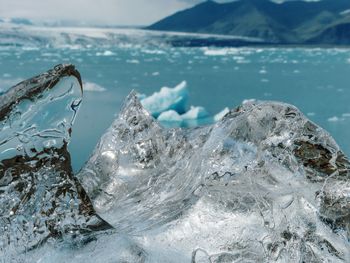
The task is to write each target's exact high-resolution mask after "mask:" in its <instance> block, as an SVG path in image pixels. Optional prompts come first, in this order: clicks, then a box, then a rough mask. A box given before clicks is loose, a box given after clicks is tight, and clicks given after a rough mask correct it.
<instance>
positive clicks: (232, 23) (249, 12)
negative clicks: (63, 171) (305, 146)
mask: <svg viewBox="0 0 350 263" xmlns="http://www.w3.org/2000/svg"><path fill="white" fill-rule="evenodd" d="M147 29H150V30H160V31H178V32H192V33H206V34H222V35H238V36H245V37H253V38H259V39H262V40H263V41H265V42H267V43H275V44H315V45H317V44H325V45H350V0H323V1H317V2H315V1H313V2H306V1H287V2H283V3H279V4H278V3H275V2H271V1H269V0H239V1H234V2H229V3H216V2H214V1H206V2H203V3H201V4H198V5H196V6H194V7H192V8H189V9H186V10H183V11H180V12H177V13H175V14H173V15H171V16H169V17H166V18H164V19H162V20H160V21H158V22H156V23H155V24H153V25H151V26H149V27H147Z"/></svg>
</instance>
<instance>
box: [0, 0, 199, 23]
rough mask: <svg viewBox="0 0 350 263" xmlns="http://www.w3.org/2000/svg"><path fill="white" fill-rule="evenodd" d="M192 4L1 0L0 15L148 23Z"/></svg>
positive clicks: (179, 1)
mask: <svg viewBox="0 0 350 263" xmlns="http://www.w3.org/2000/svg"><path fill="white" fill-rule="evenodd" d="M192 4H193V2H192V3H191V1H183V0H167V1H164V0H60V1H57V0H45V1H43V0H30V1H28V0H15V1H14V0H0V6H1V9H0V17H23V18H28V19H33V20H49V21H52V20H70V21H80V22H82V23H84V22H85V23H96V24H119V25H148V24H150V23H153V22H155V21H157V20H159V19H161V18H163V17H165V16H168V15H170V14H172V13H174V12H176V11H178V10H181V9H183V8H187V7H189V6H191V5H192Z"/></svg>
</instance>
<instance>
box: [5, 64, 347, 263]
mask: <svg viewBox="0 0 350 263" xmlns="http://www.w3.org/2000/svg"><path fill="white" fill-rule="evenodd" d="M67 84H71V85H67ZM80 84H81V81H80V78H79V76H78V74H77V72H76V71H75V70H74V68H73V67H72V66H60V67H57V68H56V69H54V70H53V71H50V72H48V73H46V74H43V75H41V76H39V77H37V78H34V79H33V80H30V81H27V82H24V83H22V84H20V85H19V86H17V87H15V88H13V89H11V90H10V91H9V92H8V93H6V94H5V95H3V96H2V97H1V99H2V100H1V104H0V105H1V106H0V113H1V114H0V117H2V119H1V124H2V126H1V127H2V130H1V133H0V136H2V137H1V138H2V139H1V143H0V147H3V148H0V149H1V150H2V155H1V156H0V157H1V159H0V161H1V165H0V211H1V212H0V245H1V246H0V258H1V259H2V260H3V261H4V262H11V261H12V262H13V261H15V262H16V261H17V262H26V263H27V262H28V263H29V262H49V263H56V262H57V263H58V262H62V260H63V261H67V260H68V261H69V260H71V261H74V262H86V263H90V262H94V263H100V262H106V261H116V262H128V263H141V262H169V263H172V262H174V263H177V262H195V263H199V262H342V263H345V262H348V259H349V258H350V242H349V239H350V222H349V216H350V215H349V204H350V199H349V193H350V190H349V183H350V162H349V160H348V158H347V157H346V156H345V155H344V153H343V152H342V151H341V150H340V148H339V146H338V145H337V143H336V142H335V141H334V140H333V138H332V137H331V136H330V135H329V134H328V133H327V132H325V131H324V130H323V129H322V128H320V127H318V126H317V125H316V124H314V123H312V122H311V121H310V120H308V119H307V118H306V117H305V116H304V115H303V114H302V113H301V112H300V111H299V110H298V109H297V108H295V107H294V106H291V105H288V104H284V103H278V102H260V101H256V100H250V101H246V102H245V103H244V104H243V105H241V106H239V107H238V108H236V109H233V110H230V111H229V112H227V113H226V114H225V116H224V117H223V118H222V119H221V121H220V122H217V123H216V124H213V125H209V126H204V127H196V128H189V129H181V128H175V129H166V128H164V127H162V126H161V125H159V123H158V122H157V121H156V120H155V119H154V118H153V117H152V115H151V114H150V113H149V112H148V111H147V110H146V109H145V108H144V107H143V106H142V104H141V103H140V101H139V100H138V98H137V94H136V93H135V92H132V93H131V94H130V95H129V96H128V98H127V100H126V101H125V103H124V106H123V108H122V110H121V112H120V114H119V116H118V118H117V119H116V120H115V121H114V122H113V123H112V125H111V127H110V128H109V129H108V130H107V132H106V133H105V134H104V135H103V136H102V138H101V140H100V142H99V143H98V145H97V146H96V148H95V150H94V152H93V154H92V156H91V158H90V159H89V160H88V162H87V163H86V165H85V166H84V167H83V169H82V170H81V171H80V172H79V174H78V175H77V177H75V176H74V175H73V174H72V172H71V167H70V157H69V153H68V151H67V144H68V142H69V138H70V133H71V132H70V131H71V125H72V122H73V120H74V116H75V114H76V109H77V107H78V105H79V103H80V100H81V90H80ZM76 102H77V103H76ZM56 103H57V104H56ZM51 106H52V107H53V109H51ZM57 109H59V110H57ZM17 112H20V113H21V114H17ZM27 112H28V113H30V114H29V115H26V113H27ZM168 114H173V115H174V113H169V112H168ZM194 115H198V112H197V114H194ZM174 116H175V115H174ZM180 117H181V116H180ZM43 120H45V123H46V125H44V123H43ZM62 122H63V123H64V125H59V124H60V123H62ZM32 127H34V128H35V129H36V130H37V132H36V133H31V132H30V131H31V128H32ZM26 134H28V135H30V138H29V140H28V138H26V137H25V136H24V137H22V136H23V135H26ZM32 141H33V142H35V145H34V146H30V147H29V146H28V145H30V142H32ZM48 141H49V143H47V142H48ZM28 143H29V144H28ZM4 145H5V146H4ZM6 145H7V146H6ZM6 149H11V151H10V152H9V153H7V152H6ZM77 178H78V179H79V181H78V179H77ZM85 191H86V192H85ZM90 200H91V202H90ZM97 214H98V215H97ZM100 216H101V217H102V218H103V219H104V220H103V219H101V218H100ZM107 222H108V223H107ZM112 226H114V227H115V229H116V230H117V233H116V231H112V230H110V231H99V232H97V230H107V229H111V228H112Z"/></svg>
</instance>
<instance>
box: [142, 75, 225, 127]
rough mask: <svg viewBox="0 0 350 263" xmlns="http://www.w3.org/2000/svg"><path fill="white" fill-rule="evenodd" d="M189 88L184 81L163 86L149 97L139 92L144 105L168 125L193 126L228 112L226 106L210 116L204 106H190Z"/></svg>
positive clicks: (205, 122)
mask: <svg viewBox="0 0 350 263" xmlns="http://www.w3.org/2000/svg"><path fill="white" fill-rule="evenodd" d="M188 94H189V90H188V88H187V82H186V81H183V82H181V83H180V84H178V85H177V86H176V87H174V88H168V87H163V88H161V90H160V91H159V92H155V93H153V94H152V95H151V96H149V97H147V96H146V95H145V94H138V95H137V96H138V98H139V100H140V101H141V104H142V106H143V107H144V108H145V109H146V110H147V111H148V112H149V113H150V114H151V115H152V116H153V117H154V118H156V119H157V120H158V121H159V122H161V123H162V124H163V125H165V126H167V127H193V126H198V125H206V124H211V123H214V122H218V121H220V120H221V119H222V118H223V117H224V116H225V115H226V114H227V113H228V112H229V109H228V108H225V109H224V110H222V111H221V112H219V113H218V114H216V115H214V116H210V114H209V113H208V112H207V110H206V109H205V108H204V107H202V106H190V107H188V97H189V95H188Z"/></svg>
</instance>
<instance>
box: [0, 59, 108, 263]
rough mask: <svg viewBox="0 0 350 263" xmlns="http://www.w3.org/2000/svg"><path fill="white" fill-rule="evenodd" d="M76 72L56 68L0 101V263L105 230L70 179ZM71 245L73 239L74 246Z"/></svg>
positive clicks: (78, 97)
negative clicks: (47, 244) (52, 242)
mask: <svg viewBox="0 0 350 263" xmlns="http://www.w3.org/2000/svg"><path fill="white" fill-rule="evenodd" d="M81 100H82V86H81V79H80V74H79V73H78V71H76V70H75V69H74V67H73V66H71V65H60V66H57V67H55V68H54V69H53V70H50V71H48V72H46V73H44V74H42V75H40V76H37V77H34V78H32V79H30V80H28V81H24V82H21V83H20V84H18V85H17V86H15V87H13V88H12V89H10V90H9V91H8V92H7V93H5V94H4V95H2V96H1V97H0V130H1V132H0V258H1V260H3V261H1V262H10V259H11V257H12V255H13V254H21V253H23V252H24V251H26V250H30V249H33V248H35V247H37V246H39V245H40V244H42V243H44V242H46V241H49V240H50V239H54V238H60V239H71V240H70V241H69V242H73V241H74V240H77V242H80V241H81V240H83V237H82V236H83V233H86V232H89V231H90V232H91V231H92V230H95V229H99V228H101V229H104V228H108V224H106V223H105V222H104V221H103V220H101V219H100V218H99V217H98V216H96V215H95V214H94V209H93V207H92V205H91V203H90V201H89V199H88V197H87V195H86V194H85V191H84V190H83V189H82V187H81V186H80V184H79V182H78V181H77V180H76V179H75V177H74V176H73V174H72V169H71V163H70V155H69V153H68V150H67V144H68V142H69V140H70V135H71V131H72V129H71V127H72V124H73V121H74V118H75V115H76V112H77V110H78V108H79V105H80V103H81ZM74 242H75V241H74Z"/></svg>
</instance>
